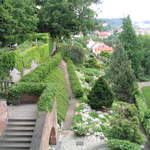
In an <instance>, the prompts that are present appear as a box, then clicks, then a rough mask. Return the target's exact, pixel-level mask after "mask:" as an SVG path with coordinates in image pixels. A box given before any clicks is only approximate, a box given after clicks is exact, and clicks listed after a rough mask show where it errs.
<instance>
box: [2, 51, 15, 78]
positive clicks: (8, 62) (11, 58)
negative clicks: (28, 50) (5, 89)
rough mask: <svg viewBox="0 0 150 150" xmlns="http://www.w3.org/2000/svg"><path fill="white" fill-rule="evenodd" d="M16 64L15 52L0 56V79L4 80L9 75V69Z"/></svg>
mask: <svg viewBox="0 0 150 150" xmlns="http://www.w3.org/2000/svg"><path fill="white" fill-rule="evenodd" d="M14 66H15V55H14V53H13V52H10V53H6V54H3V55H1V56H0V80H4V79H6V78H7V77H8V76H9V70H12V69H13V68H14Z"/></svg>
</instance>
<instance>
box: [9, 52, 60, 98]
mask: <svg viewBox="0 0 150 150" xmlns="http://www.w3.org/2000/svg"><path fill="white" fill-rule="evenodd" d="M60 61H61V55H60V54H57V55H56V56H55V57H53V58H51V59H49V62H46V63H44V64H42V65H41V66H39V67H38V68H36V69H35V70H34V71H33V72H31V73H29V74H27V75H26V76H24V77H23V78H22V79H21V81H20V82H19V83H17V84H15V85H13V86H12V87H11V88H10V89H9V91H8V98H9V101H12V100H19V99H20V97H21V95H22V94H25V93H26V94H34V95H36V94H38V96H40V95H41V93H42V91H43V90H44V87H46V86H45V85H46V83H43V80H44V78H45V77H46V76H47V75H48V74H49V72H50V71H51V70H53V69H54V68H55V67H57V66H58V64H59V63H60ZM36 82H37V83H36ZM40 82H41V83H40Z"/></svg>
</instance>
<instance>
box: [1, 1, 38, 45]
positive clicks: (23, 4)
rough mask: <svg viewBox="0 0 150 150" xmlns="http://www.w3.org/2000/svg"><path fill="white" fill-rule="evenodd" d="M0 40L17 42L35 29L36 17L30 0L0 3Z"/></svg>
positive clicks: (7, 42)
mask: <svg viewBox="0 0 150 150" xmlns="http://www.w3.org/2000/svg"><path fill="white" fill-rule="evenodd" d="M0 12H1V16H0V20H1V24H0V41H1V42H2V44H3V45H4V44H10V43H15V42H18V40H20V39H21V38H24V37H25V35H26V34H27V33H31V32H33V31H34V30H35V29H36V25H37V22H38V18H37V15H36V5H35V4H34V2H33V1H32V0H25V1H24V0H16V1H14V0H9V1H7V0H6V1H4V2H3V4H1V5H0Z"/></svg>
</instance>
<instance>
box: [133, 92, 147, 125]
mask: <svg viewBox="0 0 150 150" xmlns="http://www.w3.org/2000/svg"><path fill="white" fill-rule="evenodd" d="M135 100H136V105H137V108H138V112H139V118H140V121H141V122H142V123H143V122H144V118H145V113H146V111H147V106H146V103H145V99H144V95H143V93H142V92H141V91H140V90H138V93H137V94H136V95H135Z"/></svg>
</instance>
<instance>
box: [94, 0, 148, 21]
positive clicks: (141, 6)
mask: <svg viewBox="0 0 150 150" xmlns="http://www.w3.org/2000/svg"><path fill="white" fill-rule="evenodd" d="M149 6H150V1H149V0H104V1H103V4H100V5H99V6H93V8H94V9H95V10H96V11H97V13H98V17H100V18H120V17H121V18H122V17H125V16H127V15H130V16H131V18H132V19H133V20H135V21H137V20H150V15H149V14H150V9H149Z"/></svg>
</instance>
